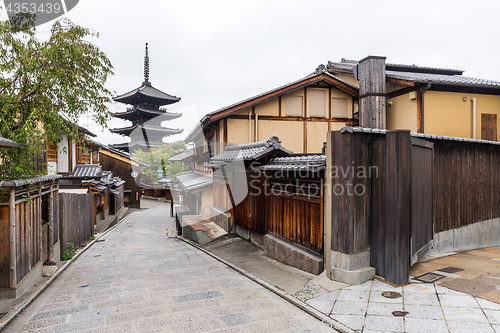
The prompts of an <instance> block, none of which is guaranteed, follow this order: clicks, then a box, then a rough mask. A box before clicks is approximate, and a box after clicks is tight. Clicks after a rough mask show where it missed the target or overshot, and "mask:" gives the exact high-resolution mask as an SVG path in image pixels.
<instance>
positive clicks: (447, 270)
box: [438, 267, 463, 274]
mask: <svg viewBox="0 0 500 333" xmlns="http://www.w3.org/2000/svg"><path fill="white" fill-rule="evenodd" d="M460 271H463V269H462V268H457V267H445V268H441V269H438V272H444V273H450V274H453V273H456V272H460Z"/></svg>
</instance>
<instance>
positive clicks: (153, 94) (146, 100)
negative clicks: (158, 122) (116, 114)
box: [113, 81, 181, 107]
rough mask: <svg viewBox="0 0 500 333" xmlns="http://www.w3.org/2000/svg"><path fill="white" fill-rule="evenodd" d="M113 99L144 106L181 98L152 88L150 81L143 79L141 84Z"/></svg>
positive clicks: (158, 104)
mask: <svg viewBox="0 0 500 333" xmlns="http://www.w3.org/2000/svg"><path fill="white" fill-rule="evenodd" d="M113 100H115V101H116V102H120V103H125V104H132V105H140V106H143V107H146V106H162V105H169V104H173V103H177V102H178V101H180V100H181V99H180V98H179V97H176V96H172V95H169V94H167V93H164V92H163V91H161V90H158V89H156V88H154V87H153V86H152V85H151V82H148V81H145V82H143V83H142V86H140V87H139V88H136V89H134V90H132V91H129V92H128V93H125V94H123V95H121V96H117V97H114V98H113Z"/></svg>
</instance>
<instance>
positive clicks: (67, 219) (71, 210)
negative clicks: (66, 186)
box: [59, 193, 95, 254]
mask: <svg viewBox="0 0 500 333" xmlns="http://www.w3.org/2000/svg"><path fill="white" fill-rule="evenodd" d="M59 223H60V229H59V230H60V239H61V254H62V253H63V252H64V251H65V250H66V249H67V248H68V243H72V244H73V245H74V246H75V248H77V247H79V246H82V245H84V244H86V243H87V242H88V241H89V240H90V237H92V236H93V235H94V223H95V220H94V194H91V193H87V194H77V193H60V194H59Z"/></svg>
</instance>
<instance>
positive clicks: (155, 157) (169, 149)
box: [133, 140, 188, 181]
mask: <svg viewBox="0 0 500 333" xmlns="http://www.w3.org/2000/svg"><path fill="white" fill-rule="evenodd" d="M185 150H186V144H185V143H184V142H183V141H181V140H179V141H176V142H174V143H166V144H163V145H161V146H160V147H158V148H151V149H149V150H148V151H142V150H136V151H135V152H134V153H133V157H134V158H135V159H136V160H138V161H139V162H142V163H144V164H146V165H147V166H146V167H144V168H143V169H142V179H143V180H146V181H155V180H157V178H156V170H158V167H162V169H163V171H164V172H165V175H168V176H172V177H173V176H175V175H176V174H178V173H180V172H183V171H186V170H187V168H188V166H186V165H184V164H182V163H180V162H174V163H172V162H168V159H169V158H170V157H172V156H175V155H177V154H180V153H182V152H183V151H185Z"/></svg>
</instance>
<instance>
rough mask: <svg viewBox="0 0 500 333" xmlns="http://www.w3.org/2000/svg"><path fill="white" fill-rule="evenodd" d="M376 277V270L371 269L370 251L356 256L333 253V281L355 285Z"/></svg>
mask: <svg viewBox="0 0 500 333" xmlns="http://www.w3.org/2000/svg"><path fill="white" fill-rule="evenodd" d="M374 276H375V268H373V267H370V251H365V252H361V253H356V254H345V253H342V252H338V251H332V280H335V281H339V282H343V283H348V284H350V285H354V284H362V283H364V282H366V281H368V280H371V279H373V277H374Z"/></svg>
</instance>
